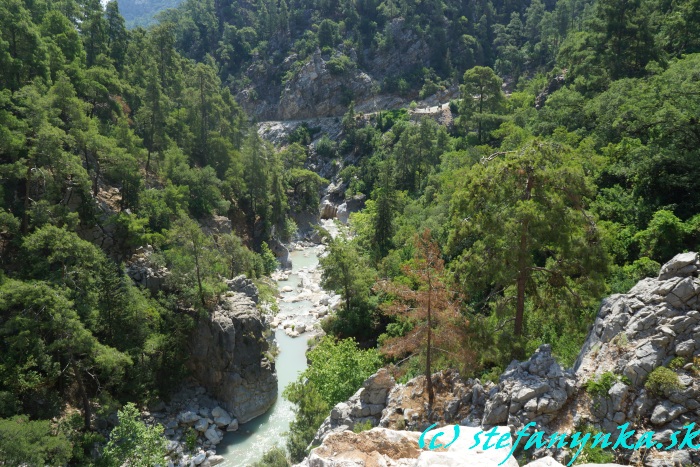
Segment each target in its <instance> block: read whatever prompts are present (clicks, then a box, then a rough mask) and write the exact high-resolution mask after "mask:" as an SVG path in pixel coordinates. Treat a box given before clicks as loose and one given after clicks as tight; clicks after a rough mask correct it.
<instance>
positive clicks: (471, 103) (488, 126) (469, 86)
mask: <svg viewBox="0 0 700 467" xmlns="http://www.w3.org/2000/svg"><path fill="white" fill-rule="evenodd" d="M463 80H464V85H462V87H461V89H460V92H461V93H462V96H464V97H463V98H462V103H461V105H460V108H459V118H460V121H461V122H462V125H463V126H465V128H467V129H468V130H475V131H476V138H477V141H478V143H479V144H481V143H483V142H485V141H487V140H488V138H489V133H490V131H491V130H494V129H496V127H498V125H499V123H500V121H501V118H500V117H499V114H500V113H502V110H503V102H504V96H503V92H502V91H501V84H502V83H503V81H502V80H501V78H499V77H498V76H497V75H496V74H495V73H494V72H493V70H492V69H491V68H488V67H481V66H478V67H474V68H472V69H471V70H468V71H467V72H465V73H464V78H463Z"/></svg>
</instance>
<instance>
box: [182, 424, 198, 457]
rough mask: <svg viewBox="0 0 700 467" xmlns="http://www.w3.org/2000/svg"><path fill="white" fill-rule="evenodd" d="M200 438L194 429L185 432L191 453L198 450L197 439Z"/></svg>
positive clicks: (186, 444) (186, 443) (190, 428)
mask: <svg viewBox="0 0 700 467" xmlns="http://www.w3.org/2000/svg"><path fill="white" fill-rule="evenodd" d="M198 436H199V433H197V431H196V430H195V429H194V428H192V427H189V428H188V429H187V431H185V446H187V449H188V450H189V451H190V452H194V451H195V449H196V448H197V437H198Z"/></svg>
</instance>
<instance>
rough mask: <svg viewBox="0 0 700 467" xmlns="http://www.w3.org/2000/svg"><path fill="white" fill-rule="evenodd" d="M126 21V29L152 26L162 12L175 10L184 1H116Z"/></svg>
mask: <svg viewBox="0 0 700 467" xmlns="http://www.w3.org/2000/svg"><path fill="white" fill-rule="evenodd" d="M115 1H117V3H118V4H119V11H120V12H121V14H122V16H123V17H124V21H126V27H127V28H128V29H133V28H135V27H137V26H151V25H153V24H154V23H155V21H156V20H155V17H156V15H157V14H158V13H160V12H161V11H164V10H167V9H169V8H175V7H176V6H178V5H179V4H180V2H181V1H182V0H115Z"/></svg>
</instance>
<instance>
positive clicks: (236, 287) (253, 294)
mask: <svg viewBox="0 0 700 467" xmlns="http://www.w3.org/2000/svg"><path fill="white" fill-rule="evenodd" d="M226 285H227V286H228V289H229V290H230V291H231V292H237V293H242V294H243V295H245V296H246V297H248V298H250V299H251V300H252V301H253V303H258V302H259V300H260V297H259V292H258V288H257V287H256V286H255V284H254V283H253V281H252V280H250V279H248V278H247V277H246V276H245V275H244V274H241V275H240V276H236V277H234V278H233V279H227V280H226Z"/></svg>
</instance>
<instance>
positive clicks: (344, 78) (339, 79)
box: [279, 51, 372, 120]
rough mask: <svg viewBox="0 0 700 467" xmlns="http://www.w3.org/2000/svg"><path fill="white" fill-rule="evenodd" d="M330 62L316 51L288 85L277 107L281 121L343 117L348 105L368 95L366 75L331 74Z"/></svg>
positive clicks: (357, 72)
mask: <svg viewBox="0 0 700 467" xmlns="http://www.w3.org/2000/svg"><path fill="white" fill-rule="evenodd" d="M331 60H332V57H328V59H325V58H324V57H323V56H322V54H321V52H320V51H316V53H315V54H313V55H312V56H311V58H310V59H309V60H308V61H307V62H306V63H305V64H304V66H302V68H301V70H299V72H298V73H297V74H296V75H295V76H294V78H292V79H291V80H290V81H289V82H288V83H287V85H286V86H285V87H284V89H283V90H282V95H281V97H280V104H279V116H280V118H281V119H282V120H290V119H304V118H313V117H317V116H318V117H321V116H322V117H332V116H337V115H342V114H343V113H345V110H346V109H347V105H348V103H350V101H352V100H353V99H356V100H358V101H362V100H365V99H366V98H367V97H368V96H369V95H370V94H371V92H372V78H370V77H369V75H367V74H366V73H364V72H363V71H360V70H358V69H356V68H353V69H349V70H345V71H344V72H342V73H333V72H332V71H331V68H330V61H331Z"/></svg>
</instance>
